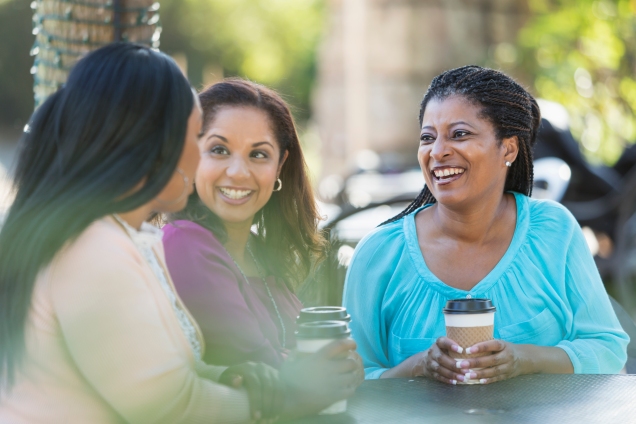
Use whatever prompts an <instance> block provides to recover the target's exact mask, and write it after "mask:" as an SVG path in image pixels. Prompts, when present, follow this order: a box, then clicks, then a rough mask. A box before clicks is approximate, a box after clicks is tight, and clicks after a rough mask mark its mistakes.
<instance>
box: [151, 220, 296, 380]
mask: <svg viewBox="0 0 636 424" xmlns="http://www.w3.org/2000/svg"><path fill="white" fill-rule="evenodd" d="M163 232H164V236H163V246H164V249H165V252H166V262H167V264H168V269H169V270H170V275H171V276H172V279H173V281H174V284H175V286H176V288H177V292H178V293H179V296H180V297H181V299H182V300H183V302H184V303H185V305H186V307H187V308H188V310H189V311H190V313H191V314H192V315H193V316H194V319H195V320H196V321H197V323H198V324H199V327H201V331H202V332H203V337H204V339H205V345H206V348H205V354H204V356H203V359H204V361H205V362H207V363H211V364H215V365H227V366H229V365H235V364H240V363H242V362H246V361H254V362H264V363H266V364H269V365H271V366H273V367H276V368H279V367H280V365H281V363H282V362H283V360H285V358H286V357H287V354H288V352H289V349H292V348H294V347H295V346H296V338H295V336H294V331H295V330H296V316H298V313H299V312H300V309H301V308H302V304H301V303H300V301H299V300H298V298H297V297H296V295H294V293H293V292H291V291H290V290H289V289H288V288H287V286H286V285H285V284H284V283H283V282H282V281H280V280H277V279H276V278H275V277H273V276H270V277H267V284H268V285H269V288H270V290H271V292H272V297H273V298H274V300H275V301H276V305H277V306H278V311H279V312H280V314H281V316H282V319H283V322H284V323H285V329H286V331H285V333H286V342H287V346H282V329H281V328H280V322H279V319H278V316H277V315H276V310H275V309H274V305H273V304H272V301H271V299H270V298H269V296H268V294H267V289H266V288H265V286H264V284H263V281H262V280H261V279H260V278H258V277H249V278H248V279H249V285H248V284H246V283H245V279H244V278H243V274H241V271H240V270H239V269H238V267H237V266H236V265H235V264H234V261H233V260H232V258H231V257H230V255H229V254H228V253H227V251H226V250H225V248H224V247H223V245H222V244H221V243H220V242H219V240H217V238H216V237H215V236H214V234H213V233H212V232H211V231H209V230H207V229H205V228H203V227H201V226H200V225H198V224H195V223H194V222H191V221H175V222H174V223H171V224H167V225H166V226H165V227H164V228H163Z"/></svg>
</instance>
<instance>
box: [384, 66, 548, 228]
mask: <svg viewBox="0 0 636 424" xmlns="http://www.w3.org/2000/svg"><path fill="white" fill-rule="evenodd" d="M450 96H462V97H463V98H465V99H466V100H467V101H469V102H472V103H474V104H476V105H478V106H480V107H481V108H482V110H481V116H483V117H484V118H486V119H488V120H489V121H490V122H491V124H492V125H493V127H494V129H495V136H496V137H497V140H498V141H499V142H501V141H502V140H503V139H504V138H509V137H514V136H517V138H518V140H519V154H518V160H515V161H514V162H513V164H512V166H511V167H510V169H509V170H508V176H507V177H506V185H505V188H504V191H516V192H519V193H522V194H525V195H526V196H530V195H531V194H532V180H533V177H534V174H533V170H532V148H533V146H534V143H535V142H536V139H537V132H538V130H539V124H540V123H541V112H540V111H539V106H538V105H537V102H536V100H535V99H534V98H533V97H532V95H530V93H528V92H527V91H526V90H525V89H524V88H523V87H522V86H521V85H519V84H518V83H516V82H515V81H514V80H513V79H512V78H510V77H509V76H507V75H505V74H503V73H501V72H499V71H495V70H494V69H488V68H482V67H480V66H474V65H470V66H463V67H461V68H457V69H451V70H449V71H446V72H443V73H442V74H440V75H438V76H436V77H435V78H434V79H433V81H431V85H430V86H429V87H428V90H427V91H426V94H425V95H424V99H423V100H422V103H421V105H420V115H419V122H420V127H421V126H422V120H423V119H424V112H425V111H426V106H427V105H428V103H429V102H430V101H431V100H433V99H435V100H444V99H446V98H448V97H450ZM436 201H437V200H436V199H435V197H433V193H431V191H430V189H429V188H428V187H427V186H424V189H423V190H422V191H421V192H420V194H419V195H418V196H417V198H415V200H413V202H411V204H410V205H408V206H407V207H406V209H404V210H403V211H402V212H400V213H399V214H398V215H396V216H394V217H393V218H391V219H389V220H388V221H385V222H383V223H382V224H380V225H381V226H382V225H385V224H388V223H391V222H394V221H397V220H399V219H401V218H403V217H405V216H406V215H408V214H410V213H412V212H414V211H415V210H417V209H418V208H420V207H421V206H423V205H426V204H431V203H435V202H436Z"/></svg>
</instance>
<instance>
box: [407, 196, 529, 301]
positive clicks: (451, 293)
mask: <svg viewBox="0 0 636 424" xmlns="http://www.w3.org/2000/svg"><path fill="white" fill-rule="evenodd" d="M511 193H512V194H513V195H514V198H515V202H516V205H517V222H516V224H515V231H514V234H513V236H512V240H511V241H510V245H509V246H508V249H507V250H506V253H504V255H503V256H502V257H501V259H500V260H499V262H498V263H497V265H495V267H494V268H493V269H492V270H491V271H490V272H489V273H488V274H487V275H486V276H485V277H484V278H483V279H482V280H481V281H480V282H478V283H477V284H475V286H474V287H473V288H472V289H470V290H461V289H457V288H455V287H451V286H449V285H447V284H446V283H444V282H443V281H442V280H440V279H439V278H438V277H437V276H436V275H435V274H433V272H431V270H430V269H429V268H428V265H426V261H425V260H424V255H422V251H421V250H420V245H419V242H418V239H417V229H416V226H415V216H416V215H417V214H418V213H419V212H420V211H422V210H424V209H426V208H428V207H430V206H432V204H428V205H424V206H422V207H421V208H419V209H417V210H416V211H414V212H413V213H411V214H410V215H408V216H406V217H405V218H404V223H403V225H404V236H405V240H406V246H407V249H408V252H409V256H410V257H411V260H412V261H413V265H414V266H415V269H416V270H417V272H418V274H419V275H420V276H421V277H422V278H423V279H424V280H425V281H426V282H427V283H428V284H430V286H431V288H433V289H435V290H437V291H438V292H440V293H442V294H444V295H445V296H448V297H477V296H476V293H484V292H486V291H488V290H489V289H491V288H492V287H493V286H494V285H495V284H497V283H498V282H499V281H500V280H501V277H502V276H503V274H505V272H506V271H507V270H508V268H509V267H510V265H511V264H512V262H513V261H514V259H515V257H516V256H517V253H518V252H519V250H520V249H521V246H522V245H523V243H524V240H525V238H526V234H527V232H528V226H529V221H530V219H529V206H528V198H527V197H526V196H524V195H523V194H521V193H516V192H511Z"/></svg>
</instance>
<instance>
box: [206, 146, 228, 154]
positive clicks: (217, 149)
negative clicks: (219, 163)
mask: <svg viewBox="0 0 636 424" xmlns="http://www.w3.org/2000/svg"><path fill="white" fill-rule="evenodd" d="M210 153H211V154H214V155H229V154H230V152H229V151H228V150H227V148H226V147H225V146H222V145H220V144H217V145H216V146H213V147H212V148H211V149H210Z"/></svg>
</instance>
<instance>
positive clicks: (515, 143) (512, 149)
mask: <svg viewBox="0 0 636 424" xmlns="http://www.w3.org/2000/svg"><path fill="white" fill-rule="evenodd" d="M501 146H502V148H503V150H504V162H510V163H513V162H514V161H515V160H516V159H517V155H518V154H519V138H518V137H517V136H516V135H515V136H512V137H508V138H504V139H503V140H502V142H501Z"/></svg>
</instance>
